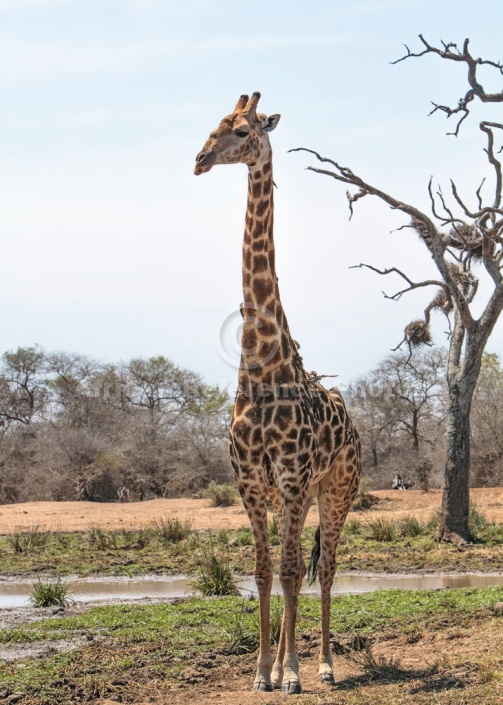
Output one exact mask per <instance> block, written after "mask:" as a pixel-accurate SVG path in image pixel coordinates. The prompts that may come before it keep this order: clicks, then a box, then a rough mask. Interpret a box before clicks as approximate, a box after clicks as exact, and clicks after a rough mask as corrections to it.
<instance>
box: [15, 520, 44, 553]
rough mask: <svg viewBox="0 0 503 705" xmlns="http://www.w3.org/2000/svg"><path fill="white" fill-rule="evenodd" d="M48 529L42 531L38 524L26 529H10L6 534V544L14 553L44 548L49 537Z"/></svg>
mask: <svg viewBox="0 0 503 705" xmlns="http://www.w3.org/2000/svg"><path fill="white" fill-rule="evenodd" d="M50 536H51V534H50V532H49V531H42V530H41V529H40V527H39V526H38V525H34V526H30V528H29V529H27V530H26V531H12V532H11V533H10V534H8V535H7V544H8V545H9V546H10V547H11V548H12V550H13V551H14V553H29V552H30V551H31V550H33V549H37V548H45V547H46V546H47V545H48V543H49V539H50Z"/></svg>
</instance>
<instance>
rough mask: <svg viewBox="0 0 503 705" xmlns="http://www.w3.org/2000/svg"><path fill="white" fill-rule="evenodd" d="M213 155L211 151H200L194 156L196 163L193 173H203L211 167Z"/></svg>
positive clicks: (213, 161)
mask: <svg viewBox="0 0 503 705" xmlns="http://www.w3.org/2000/svg"><path fill="white" fill-rule="evenodd" d="M215 159H216V157H215V155H214V154H213V153H212V152H206V153H204V152H201V153H200V154H198V155H197V157H196V164H195V166H194V174H195V175H196V176H199V175H200V174H205V173H206V172H207V171H209V170H210V169H211V167H212V166H213V164H214V163H215Z"/></svg>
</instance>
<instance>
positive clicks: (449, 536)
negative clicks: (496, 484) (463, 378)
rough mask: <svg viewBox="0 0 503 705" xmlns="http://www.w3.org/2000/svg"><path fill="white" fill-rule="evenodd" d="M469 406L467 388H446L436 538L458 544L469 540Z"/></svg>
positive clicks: (457, 386)
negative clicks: (442, 476) (442, 475)
mask: <svg viewBox="0 0 503 705" xmlns="http://www.w3.org/2000/svg"><path fill="white" fill-rule="evenodd" d="M470 406H471V394H470V393H469V392H468V391H465V392H464V393H462V392H461V390H460V386H459V384H455V385H454V386H453V387H451V388H450V389H449V409H448V418H447V459H446V464H445V485H444V492H443V496H442V519H441V522H440V529H439V538H440V539H441V540H442V541H450V542H451V543H458V544H462V543H466V542H468V541H469V540H470V529H469V526H468V515H469V510H470V500H469V489H468V488H469V477H470Z"/></svg>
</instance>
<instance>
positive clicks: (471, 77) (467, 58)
mask: <svg viewBox="0 0 503 705" xmlns="http://www.w3.org/2000/svg"><path fill="white" fill-rule="evenodd" d="M419 39H420V40H421V42H422V43H423V46H424V49H423V50H422V51H420V52H417V53H416V52H412V51H411V50H410V49H409V47H408V46H407V45H405V49H406V50H407V53H406V54H405V55H404V56H402V57H400V58H399V59H396V61H392V62H391V63H392V64H398V63H400V62H401V61H405V59H410V58H417V57H421V56H425V54H437V55H438V56H440V58H442V59H448V60H450V61H457V62H464V63H465V64H466V65H467V67H468V84H469V86H470V89H469V90H468V91H467V92H466V94H465V95H464V96H463V97H462V98H460V99H459V101H458V105H457V107H456V108H451V107H449V106H447V105H438V104H437V103H433V106H434V107H433V110H432V111H431V112H430V113H429V115H432V114H433V113H435V112H436V111H437V110H440V111H441V112H444V113H445V114H446V115H447V117H448V118H450V117H452V115H457V114H459V113H461V114H462V115H461V117H460V119H459V120H458V122H457V124H456V128H455V130H454V132H448V133H447V134H449V135H454V136H456V137H457V136H458V134H459V129H460V127H461V124H462V123H463V122H464V120H466V118H467V117H468V115H469V112H470V110H469V107H468V106H469V104H470V103H471V102H472V100H473V99H474V98H478V99H479V100H480V101H481V102H482V103H502V102H503V90H502V91H499V92H498V93H487V92H486V91H485V90H484V87H483V86H482V85H481V84H480V83H479V81H478V79H477V68H478V67H479V66H482V65H486V66H491V67H492V68H495V69H496V70H498V71H499V72H500V74H501V75H502V76H503V63H501V62H500V61H490V60H488V59H481V58H474V57H473V56H472V55H471V54H470V51H469V49H468V45H469V39H465V41H464V43H463V50H462V51H460V50H459V49H458V46H457V44H455V43H454V42H449V43H445V42H441V44H442V49H439V48H438V47H435V46H432V45H431V44H429V43H428V42H427V41H426V40H425V38H424V37H423V35H422V34H420V35H419Z"/></svg>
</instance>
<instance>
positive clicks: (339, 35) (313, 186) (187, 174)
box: [0, 0, 503, 386]
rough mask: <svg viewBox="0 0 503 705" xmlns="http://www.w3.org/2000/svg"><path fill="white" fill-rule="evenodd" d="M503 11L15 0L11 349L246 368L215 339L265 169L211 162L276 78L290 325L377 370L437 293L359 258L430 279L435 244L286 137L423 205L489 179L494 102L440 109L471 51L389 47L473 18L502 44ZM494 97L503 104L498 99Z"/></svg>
mask: <svg viewBox="0 0 503 705" xmlns="http://www.w3.org/2000/svg"><path fill="white" fill-rule="evenodd" d="M502 26H503V4H502V3H501V1H500V0H491V1H489V0H479V2H477V3H474V2H467V1H465V0H442V1H440V2H439V1H438V0H436V2H433V1H432V0H400V1H397V0H390V1H388V2H386V1H384V2H379V1H377V2H358V0H356V1H354V2H347V1H346V0H344V1H339V2H338V1H334V0H332V1H329V0H310V2H298V3H295V4H294V3H291V2H287V1H286V0H278V1H277V2H275V1H274V0H269V1H268V2H264V1H263V0H255V2H253V3H238V2H231V1H230V0H184V1H183V2H178V1H177V2H174V1H172V0H168V1H162V0H66V1H65V0H0V84H1V85H0V90H1V95H2V99H1V101H0V199H1V200H0V243H1V244H0V247H1V260H0V316H1V330H2V342H1V345H0V349H1V350H2V351H3V350H7V349H12V348H15V347H17V346H18V345H32V344H34V343H38V344H40V345H42V346H43V347H45V348H46V349H48V350H66V351H74V352H82V353H86V354H89V355H91V356H94V357H97V358H99V359H101V360H105V361H112V360H118V359H127V358H130V357H132V356H136V355H140V356H150V355H155V354H165V355H167V356H168V357H170V358H172V359H173V360H174V361H175V362H177V363H178V364H180V365H183V366H185V367H188V368H190V369H193V370H195V371H197V372H199V373H201V374H202V375H204V377H205V379H206V380H207V381H208V382H211V383H215V382H216V383H219V384H221V385H222V386H231V385H232V384H233V382H234V381H235V378H236V370H235V369H234V368H233V367H232V366H229V365H228V364H226V363H225V362H224V360H223V359H222V356H221V354H220V352H219V349H218V348H219V344H218V338H219V330H220V326H221V324H222V321H224V320H225V319H226V318H227V317H228V316H231V318H230V320H231V322H232V321H234V320H235V319H234V318H233V317H232V315H231V314H232V312H233V311H235V310H236V309H237V307H238V306H239V303H240V301H241V299H242V295H241V290H240V284H241V274H240V270H241V261H240V258H241V237H242V229H243V221H244V211H245V201H246V168H245V167H244V166H242V165H239V166H233V167H218V168H215V169H214V170H213V171H212V172H211V173H210V174H208V175H204V176H201V177H198V178H196V177H195V176H194V175H193V173H192V169H193V162H194V158H195V155H196V153H197V152H198V151H199V150H200V149H201V147H202V145H203V144H204V142H205V140H206V138H207V136H208V133H209V132H210V131H211V130H212V129H213V128H214V127H216V125H217V124H218V122H219V120H220V119H221V118H222V117H223V116H224V115H225V114H227V113H228V112H230V111H231V110H232V108H233V106H234V104H235V101H236V99H237V97H238V96H239V95H240V94H241V93H251V92H253V91H254V90H260V91H261V92H262V100H261V103H260V109H261V110H262V111H264V112H268V113H276V112H278V113H281V114H282V119H281V122H280V124H279V126H278V128H277V130H276V131H275V132H274V133H273V135H272V136H271V141H272V144H273V149H274V161H275V165H274V169H275V181H276V183H277V185H278V189H277V191H276V194H275V198H276V247H277V266H278V273H279V278H280V287H281V293H282V298H283V303H284V306H285V309H286V312H287V315H288V317H289V320H290V327H291V329H292V332H293V335H294V337H295V338H297V339H298V340H299V342H300V343H301V345H302V351H303V354H304V360H305V363H306V366H307V368H308V369H317V370H318V371H319V372H326V373H338V374H339V375H340V383H341V384H346V383H348V382H349V381H350V380H351V379H352V378H354V377H355V376H357V375H359V374H362V373H364V372H366V371H367V370H368V369H370V368H371V367H372V366H373V365H375V364H376V363H377V362H378V361H379V360H380V359H381V358H382V357H383V356H385V355H386V354H387V353H388V352H389V349H390V348H391V347H393V346H394V345H395V344H396V343H397V342H398V341H399V340H400V339H401V336H402V331H403V328H404V326H405V325H406V324H407V323H408V322H409V321H410V319H411V318H413V317H416V315H417V314H420V312H421V311H422V310H423V308H424V305H425V304H426V303H427V301H428V300H429V299H430V298H431V297H432V295H433V292H431V294H430V293H425V292H417V293H414V295H412V296H409V297H408V298H404V299H402V301H400V302H399V303H392V302H389V301H385V300H384V299H383V298H382V295H381V290H382V289H383V288H384V289H385V290H386V291H388V292H392V291H394V285H393V282H392V281H389V282H385V281H384V280H383V279H381V278H379V277H377V276H376V275H373V274H372V273H370V272H363V271H360V270H356V271H355V270H349V269H348V267H349V266H350V265H352V264H357V263H359V262H360V261H366V262H371V263H373V264H375V265H376V266H389V265H398V266H402V267H403V268H404V269H406V271H407V273H409V274H410V276H411V277H412V278H420V277H421V276H423V275H428V276H430V275H432V274H433V270H432V269H431V263H430V261H429V257H428V255H427V253H426V251H425V250H423V248H422V247H421V245H420V244H419V243H418V242H417V240H415V238H414V236H413V235H412V234H411V233H410V232H401V233H394V234H391V235H390V234H389V233H390V230H392V229H393V228H394V227H397V226H398V225H400V224H401V223H402V222H403V220H401V219H399V218H398V217H397V216H396V214H393V213H392V212H391V211H389V210H388V209H386V208H385V207H384V206H380V205H379V204H378V203H377V202H375V203H372V202H371V201H370V200H369V199H365V201H363V202H361V203H358V204H357V206H358V207H357V209H356V213H355V216H354V218H353V221H352V222H351V223H349V221H348V211H347V205H346V199H345V189H344V188H343V187H342V186H341V185H337V184H336V183H335V182H332V181H331V180H328V179H323V178H322V177H319V176H317V175H314V174H311V173H309V172H307V171H305V167H306V166H307V165H309V164H311V163H313V160H312V159H310V158H309V156H308V155H302V154H288V153H287V150H288V149H290V148H292V147H297V146H305V147H310V148H312V149H316V150H317V151H319V152H321V153H323V154H324V155H326V156H330V157H332V158H334V159H336V160H337V161H339V162H340V163H342V164H344V165H347V166H351V167H352V168H353V169H354V170H355V171H359V172H360V173H361V175H362V176H365V177H367V178H368V179H369V180H370V181H373V182H374V183H375V184H376V185H380V186H381V187H382V188H384V189H385V190H388V191H390V192H392V193H393V194H394V195H396V196H397V197H400V198H402V199H404V200H409V201H410V202H414V203H415V204H417V205H419V206H423V207H427V205H428V200H427V193H426V186H427V182H428V179H429V177H430V175H434V176H435V179H436V180H439V181H442V183H444V184H445V188H447V179H448V177H450V176H453V177H454V178H455V180H456V181H457V182H458V183H459V185H460V187H461V188H462V189H464V191H463V192H464V193H466V194H470V197H471V193H472V191H473V188H476V187H477V186H478V185H479V183H480V180H481V177H482V176H483V175H484V173H486V170H485V162H484V155H483V153H482V147H483V140H482V139H481V137H480V136H479V133H478V131H477V129H476V124H477V119H480V115H481V114H482V113H481V112H480V111H478V110H475V111H474V114H473V116H472V117H471V119H470V120H469V121H467V123H465V129H464V130H463V131H462V134H461V136H460V138H458V139H457V140H456V139H454V138H453V137H446V136H445V132H446V131H448V128H449V123H447V122H446V121H445V119H443V118H442V117H441V116H433V117H430V118H427V117H426V115H427V113H428V112H429V109H430V101H431V100H434V101H438V102H450V103H455V102H456V101H457V99H458V98H459V97H460V96H461V95H462V94H463V93H464V91H465V87H466V83H465V70H464V67H462V66H458V65H453V64H449V65H448V64H447V63H446V62H441V61H440V60H439V59H437V58H436V57H426V58H424V59H421V60H417V59H416V60H411V61H406V62H403V63H401V64H399V65H397V66H391V65H390V63H389V62H390V61H392V60H393V59H396V58H398V57H399V56H401V55H402V53H403V47H402V45H403V44H404V43H406V44H408V45H409V46H410V47H412V48H418V47H419V40H418V39H417V35H418V34H419V33H420V32H421V33H423V34H424V35H425V37H426V38H427V39H428V40H429V41H431V42H432V43H438V42H439V40H440V39H444V40H446V41H456V42H458V43H460V44H461V43H462V41H463V40H464V38H465V37H467V36H469V37H470V38H471V47H472V50H473V53H474V54H477V55H480V54H482V55H484V56H485V57H487V58H492V59H495V60H499V59H501V58H503V57H502V56H501V55H500V52H501V28H502ZM495 79H496V76H495V77H494V79H493V83H492V84H491V87H492V88H494V89H497V90H500V89H501V85H500V84H501V80H500V81H499V83H498V81H497V79H496V80H495ZM484 114H485V115H488V116H489V119H499V120H500V121H501V107H500V106H489V108H486V109H485V113H484ZM502 328H503V326H502V324H501V323H500V324H499V325H498V327H497V330H496V331H495V333H494V334H493V338H492V340H491V341H490V349H491V350H493V351H495V352H498V353H501V352H503V331H502ZM444 329H445V323H444V322H443V321H442V320H440V319H439V321H438V322H437V324H436V326H435V332H436V340H437V341H438V342H440V343H443V342H445V337H444V336H443V333H442V332H443V330H444ZM228 332H229V331H227V333H228ZM224 343H225V345H228V344H229V343H228V340H226V341H224Z"/></svg>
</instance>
